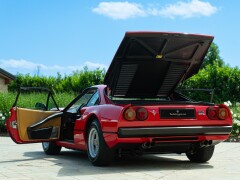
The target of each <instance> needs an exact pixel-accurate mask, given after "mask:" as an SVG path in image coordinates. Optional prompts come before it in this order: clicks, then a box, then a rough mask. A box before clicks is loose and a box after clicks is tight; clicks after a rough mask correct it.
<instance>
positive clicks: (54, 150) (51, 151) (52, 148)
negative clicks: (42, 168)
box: [42, 142, 62, 155]
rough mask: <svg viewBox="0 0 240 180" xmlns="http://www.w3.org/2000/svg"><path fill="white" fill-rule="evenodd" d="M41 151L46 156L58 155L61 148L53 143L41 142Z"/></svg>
mask: <svg viewBox="0 0 240 180" xmlns="http://www.w3.org/2000/svg"><path fill="white" fill-rule="evenodd" d="M42 147H43V151H44V152H45V154H47V155H57V154H59V153H60V151H61V149H62V147H61V146H58V145H56V143H55V142H43V143H42Z"/></svg>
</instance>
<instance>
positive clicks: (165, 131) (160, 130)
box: [118, 126, 232, 138]
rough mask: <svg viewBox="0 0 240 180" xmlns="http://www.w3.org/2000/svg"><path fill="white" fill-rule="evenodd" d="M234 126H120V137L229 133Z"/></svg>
mask: <svg viewBox="0 0 240 180" xmlns="http://www.w3.org/2000/svg"><path fill="white" fill-rule="evenodd" d="M231 130H232V126H184V127H144V128H119V129H118V137H119V138H128V137H158V136H197V135H218V134H219V135H229V134H230V132H231Z"/></svg>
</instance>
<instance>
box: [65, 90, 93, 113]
mask: <svg viewBox="0 0 240 180" xmlns="http://www.w3.org/2000/svg"><path fill="white" fill-rule="evenodd" d="M96 93H98V92H97V89H90V90H88V91H87V92H86V93H84V94H83V95H82V96H80V97H79V99H78V100H77V101H76V102H75V103H74V104H73V105H72V106H70V108H69V109H68V112H72V113H77V112H78V111H79V110H80V108H81V107H83V106H86V105H87V104H88V102H89V100H90V99H91V97H94V99H95V96H94V94H96Z"/></svg>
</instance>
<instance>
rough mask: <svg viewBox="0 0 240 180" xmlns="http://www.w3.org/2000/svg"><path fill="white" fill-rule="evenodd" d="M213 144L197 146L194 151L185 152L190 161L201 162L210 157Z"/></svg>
mask: <svg viewBox="0 0 240 180" xmlns="http://www.w3.org/2000/svg"><path fill="white" fill-rule="evenodd" d="M214 148H215V146H208V147H205V148H199V149H197V150H196V151H195V152H194V153H191V152H189V153H186V155H187V157H188V159H189V160H190V161H191V162H197V163H203V162H207V161H208V160H210V159H211V157H212V155H213V152H214Z"/></svg>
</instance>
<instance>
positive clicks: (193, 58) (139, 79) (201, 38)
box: [104, 32, 213, 98]
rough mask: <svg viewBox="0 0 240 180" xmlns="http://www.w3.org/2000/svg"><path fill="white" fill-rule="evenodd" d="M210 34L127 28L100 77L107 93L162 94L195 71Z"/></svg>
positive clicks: (119, 95) (211, 38) (132, 96)
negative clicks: (127, 30)
mask: <svg viewBox="0 0 240 180" xmlns="http://www.w3.org/2000/svg"><path fill="white" fill-rule="evenodd" d="M212 41H213V37H212V36H206V35H193V34H181V33H164V32H127V33H126V34H125V37H124V38H123V40H122V42H121V44H120V46H119V48H118V50H117V52H116V54H115V56H114V58H113V60H112V63H111V65H110V67H109V69H108V71H107V74H106V76H105V79H104V84H106V85H107V86H108V87H109V88H110V89H111V96H114V97H129V98H148V97H166V96H168V95H169V94H170V93H171V92H172V91H174V89H175V88H176V87H177V85H178V84H179V83H180V82H182V81H183V80H186V79H187V78H189V77H191V76H193V75H194V74H196V73H197V72H198V70H199V68H200V66H201V64H202V62H203V59H204V57H205V55H206V53H207V50H208V48H209V46H210V45H211V43H212Z"/></svg>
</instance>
